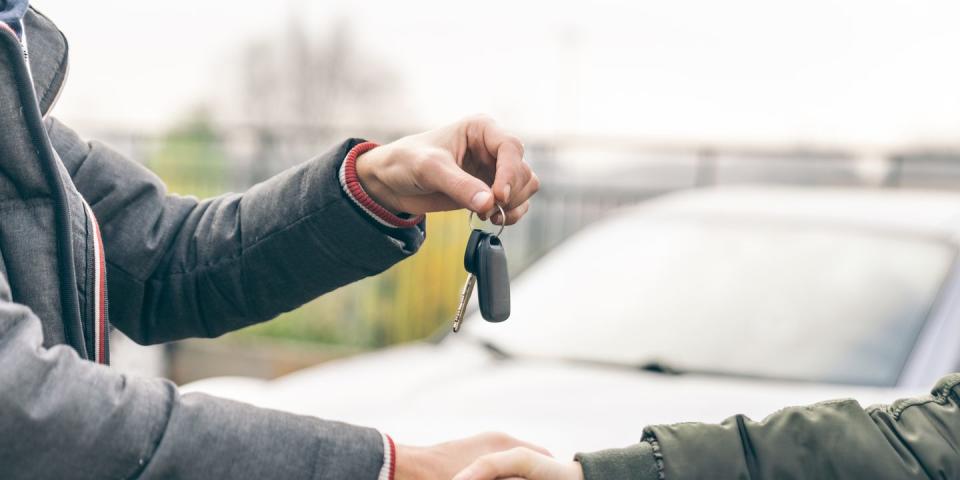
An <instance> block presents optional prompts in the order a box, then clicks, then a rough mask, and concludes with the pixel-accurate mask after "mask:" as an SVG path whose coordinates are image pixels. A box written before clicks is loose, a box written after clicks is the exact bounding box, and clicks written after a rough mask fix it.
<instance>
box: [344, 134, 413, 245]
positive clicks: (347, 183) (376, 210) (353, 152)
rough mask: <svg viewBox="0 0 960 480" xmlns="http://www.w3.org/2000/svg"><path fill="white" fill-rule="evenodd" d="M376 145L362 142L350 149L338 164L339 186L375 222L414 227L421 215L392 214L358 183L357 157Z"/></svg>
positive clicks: (387, 225)
mask: <svg viewBox="0 0 960 480" xmlns="http://www.w3.org/2000/svg"><path fill="white" fill-rule="evenodd" d="M377 147H379V145H377V144H376V143H373V142H364V143H360V144H357V145H356V146H354V147H353V148H351V149H350V152H348V153H347V158H345V159H344V160H343V164H342V165H340V186H341V187H343V191H344V192H346V194H347V196H348V197H350V200H351V201H352V202H353V203H355V204H356V205H357V206H358V207H360V209H361V210H363V211H364V212H365V213H366V214H367V215H369V216H370V218H372V219H374V220H375V221H376V222H377V223H379V224H381V225H384V226H386V227H390V228H410V227H414V226H416V225H417V224H419V223H420V222H421V221H423V215H417V216H416V217H408V218H402V217H399V216H397V215H394V214H393V213H391V212H390V211H389V210H387V209H386V208H384V207H383V205H380V204H379V203H377V202H375V201H374V200H373V199H372V198H370V195H367V192H366V191H364V190H363V187H362V186H361V185H360V177H358V176H357V157H359V156H360V155H363V154H364V153H366V152H369V151H370V150H373V149H374V148H377Z"/></svg>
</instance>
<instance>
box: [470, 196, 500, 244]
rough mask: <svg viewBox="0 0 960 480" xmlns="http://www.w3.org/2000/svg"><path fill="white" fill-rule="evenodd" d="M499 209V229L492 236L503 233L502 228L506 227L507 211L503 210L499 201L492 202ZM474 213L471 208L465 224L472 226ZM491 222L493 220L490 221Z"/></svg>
mask: <svg viewBox="0 0 960 480" xmlns="http://www.w3.org/2000/svg"><path fill="white" fill-rule="evenodd" d="M494 205H496V206H497V208H498V209H499V210H500V218H501V221H502V222H503V223H501V224H500V230H499V231H497V234H496V235H494V237H497V238H500V234H501V233H503V229H504V228H506V227H507V225H506V224H507V212H505V211H503V207H502V206H500V204H499V203H496V204H494ZM474 215H475V213H474V211H473V210H470V218H469V219H468V220H467V224H468V225H470V226H473V216H474ZM490 223H493V222H490Z"/></svg>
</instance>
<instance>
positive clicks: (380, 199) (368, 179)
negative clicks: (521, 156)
mask: <svg viewBox="0 0 960 480" xmlns="http://www.w3.org/2000/svg"><path fill="white" fill-rule="evenodd" d="M382 154H386V150H384V148H383V147H376V148H372V149H370V150H367V151H366V152H364V153H361V154H360V155H358V156H357V160H356V168H357V180H358V181H359V182H360V186H361V188H363V190H364V191H365V192H366V193H367V195H369V196H370V198H371V199H372V200H373V201H374V202H376V203H377V204H379V205H382V206H383V208H385V209H387V210H388V211H389V212H390V213H392V214H394V215H397V214H399V213H400V212H401V211H402V209H401V208H399V207H398V206H396V205H394V203H395V202H394V201H393V199H394V195H393V193H392V192H391V191H390V188H389V187H387V184H386V183H384V182H383V181H382V180H381V179H380V177H379V176H378V175H377V172H378V171H379V168H378V167H377V165H379V164H381V163H382V162H381V161H380V159H379V157H380V155H382Z"/></svg>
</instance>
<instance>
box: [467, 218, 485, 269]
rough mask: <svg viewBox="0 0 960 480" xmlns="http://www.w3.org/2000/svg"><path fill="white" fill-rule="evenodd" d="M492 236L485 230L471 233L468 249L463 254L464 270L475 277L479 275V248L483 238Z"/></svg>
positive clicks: (475, 230) (474, 230)
mask: <svg viewBox="0 0 960 480" xmlns="http://www.w3.org/2000/svg"><path fill="white" fill-rule="evenodd" d="M487 236H490V234H489V233H487V232H484V231H483V230H477V229H473V231H472V232H470V238H469V239H467V249H466V250H464V252H463V269H464V270H466V271H467V272H470V273H472V274H474V275H476V274H477V248H478V247H479V246H480V241H481V240H482V239H483V237H487Z"/></svg>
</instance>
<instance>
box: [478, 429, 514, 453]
mask: <svg viewBox="0 0 960 480" xmlns="http://www.w3.org/2000/svg"><path fill="white" fill-rule="evenodd" d="M484 435H485V436H486V440H487V441H488V442H490V445H492V446H494V448H497V449H499V450H503V449H504V448H506V447H508V446H512V445H514V444H515V443H516V441H515V440H514V439H513V437H511V436H510V435H507V434H506V433H503V432H487V433H485V434H484Z"/></svg>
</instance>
